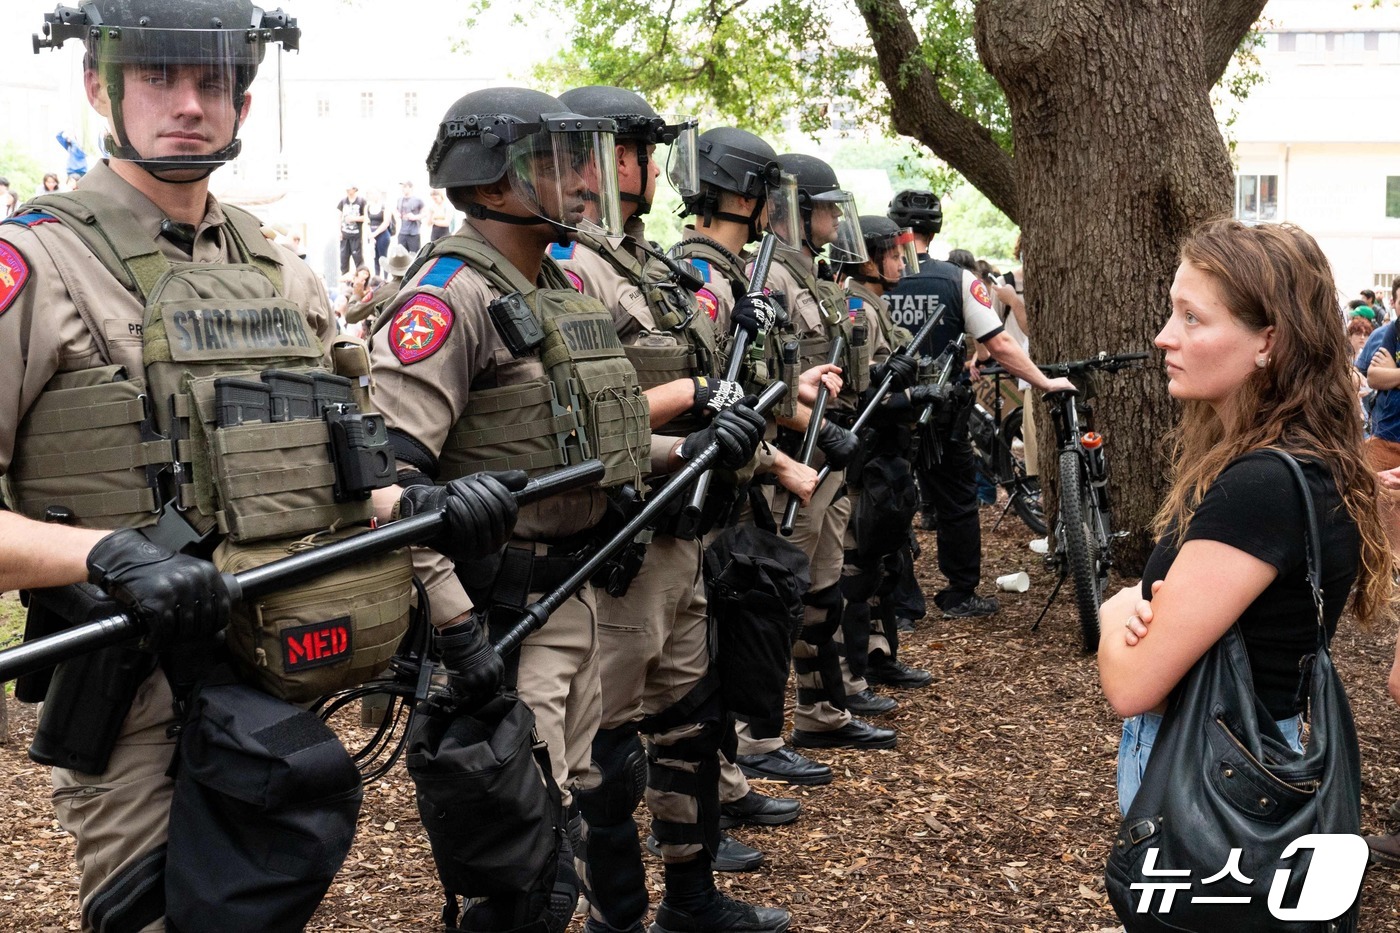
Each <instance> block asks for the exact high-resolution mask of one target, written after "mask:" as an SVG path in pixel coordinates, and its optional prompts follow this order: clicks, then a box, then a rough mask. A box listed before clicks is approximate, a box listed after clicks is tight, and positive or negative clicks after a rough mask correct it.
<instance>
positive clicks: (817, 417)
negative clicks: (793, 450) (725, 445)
mask: <svg viewBox="0 0 1400 933" xmlns="http://www.w3.org/2000/svg"><path fill="white" fill-rule="evenodd" d="M845 352H846V338H845V336H843V335H841V334H837V335H836V337H835V339H834V340H832V341H831V356H830V357H828V358H827V362H828V363H830V364H831V365H832V366H835V365H837V364H838V363H840V362H841V355H842V354H843V353H845ZM830 399H831V390H830V389H828V388H827V387H826V383H825V382H823V383H822V384H821V386H820V387H819V388H818V389H817V400H816V401H815V402H813V403H812V418H811V420H809V421H808V422H807V433H806V434H803V435H802V449H801V451H800V452H799V453H798V455H797V460H798V462H799V463H801V464H802V465H803V466H811V465H812V454H814V453H816V451H817V435H818V434H820V433H821V429H822V418H823V417H825V416H826V403H827V402H828V401H830ZM800 505H802V500H801V499H800V498H798V496H797V493H795V492H790V493H788V501H787V508H786V509H784V510H783V524H782V525H781V527H779V529H778V530H779V531H781V532H782V533H783V537H784V538H788V537H791V536H792V530H793V528H794V526H796V524H797V509H798V507H799V506H800Z"/></svg>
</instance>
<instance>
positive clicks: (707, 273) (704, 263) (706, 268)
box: [690, 259, 714, 283]
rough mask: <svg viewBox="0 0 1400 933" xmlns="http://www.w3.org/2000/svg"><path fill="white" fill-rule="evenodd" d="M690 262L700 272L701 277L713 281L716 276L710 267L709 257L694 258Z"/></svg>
mask: <svg viewBox="0 0 1400 933" xmlns="http://www.w3.org/2000/svg"><path fill="white" fill-rule="evenodd" d="M690 264H691V265H692V266H694V267H695V271H696V272H699V273H700V277H701V278H702V279H704V280H705V281H706V283H708V282H710V281H711V279H712V277H713V276H714V271H713V270H712V269H711V268H710V261H709V260H708V259H692V260H690Z"/></svg>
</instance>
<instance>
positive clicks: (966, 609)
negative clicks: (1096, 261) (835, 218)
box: [886, 190, 1071, 618]
mask: <svg viewBox="0 0 1400 933" xmlns="http://www.w3.org/2000/svg"><path fill="white" fill-rule="evenodd" d="M889 219H890V220H892V221H893V222H894V223H896V224H898V225H899V226H901V227H908V228H910V229H912V230H913V231H914V238H915V242H916V244H917V247H918V259H919V268H918V271H917V272H915V273H914V274H912V275H906V276H905V277H904V278H903V279H901V280H900V283H899V284H898V285H897V286H895V288H894V289H892V290H891V291H890V292H889V293H888V294H887V295H886V298H887V300H888V301H889V303H890V311H891V314H892V315H893V317H894V321H895V323H896V324H899V325H901V326H903V327H906V328H908V329H909V330H911V331H916V330H918V329H919V328H920V327H921V326H922V325H923V323H924V321H925V320H927V318H928V316H929V315H932V314H935V313H937V311H938V309H939V308H944V309H946V310H945V312H944V315H943V319H942V321H941V322H940V323H939V324H938V326H937V327H935V328H934V330H933V333H932V334H931V335H930V336H929V339H928V342H927V343H925V344H924V346H922V347H920V348H919V349H920V351H921V352H922V353H924V354H925V355H930V356H938V355H939V354H941V353H943V352H944V350H946V349H948V347H949V346H950V345H951V344H952V343H953V341H955V340H956V339H957V336H958V335H959V334H961V333H964V332H965V333H966V334H967V335H968V336H969V337H971V338H973V339H974V340H977V341H979V342H980V343H981V344H982V345H983V346H985V347H986V348H987V349H988V351H989V352H990V353H991V354H992V356H994V357H995V358H996V359H997V360H998V361H999V362H1000V363H1001V364H1002V365H1003V366H1005V367H1006V369H1007V370H1008V371H1010V372H1011V373H1013V374H1014V375H1017V376H1019V377H1021V378H1022V379H1024V380H1026V381H1027V382H1029V383H1030V384H1031V385H1032V386H1034V387H1035V388H1037V389H1039V390H1040V391H1042V392H1052V391H1057V390H1059V389H1068V388H1071V385H1070V382H1069V380H1068V379H1050V378H1048V377H1046V375H1045V374H1044V373H1042V372H1041V371H1040V370H1039V369H1038V368H1037V367H1036V365H1035V364H1034V363H1033V362H1031V359H1030V357H1029V356H1027V355H1026V351H1025V350H1022V349H1021V347H1020V345H1019V344H1017V343H1016V341H1015V340H1013V339H1012V338H1011V336H1010V335H1008V334H1007V333H1006V332H1005V330H1004V329H1003V327H1002V322H1001V319H1000V318H998V317H997V315H996V312H995V311H993V310H992V299H991V295H990V294H988V292H987V287H986V285H984V284H983V283H982V280H981V279H979V278H977V276H975V275H973V274H972V273H971V272H968V271H967V270H965V269H962V268H960V267H958V266H955V265H953V264H952V263H948V262H942V261H940V260H937V259H931V258H929V255H928V248H929V242H930V241H931V240H932V239H933V237H934V234H936V233H938V231H939V230H940V229H942V226H943V207H942V205H941V204H940V203H939V200H938V198H937V196H935V195H934V194H933V193H932V192H930V191H914V190H905V191H900V192H899V193H898V194H896V195H895V196H894V200H892V201H891V202H890V209H889ZM958 421H959V419H958V417H957V413H955V412H950V411H945V412H943V413H942V414H941V415H940V417H939V419H938V423H939V425H941V427H938V428H935V431H936V433H937V447H938V449H939V455H938V458H937V462H936V463H932V464H926V465H925V467H924V468H921V470H920V475H919V485H920V490H921V492H922V494H923V497H924V505H925V511H926V513H927V511H928V510H929V509H932V511H933V512H934V513H935V514H936V516H937V525H938V528H937V539H938V569H939V570H941V571H942V572H943V575H944V576H945V577H947V578H948V585H947V587H945V588H944V589H943V590H942V591H940V592H939V593H937V594H936V595H935V596H934V598H933V599H934V603H935V604H936V605H937V606H938V608H939V609H941V610H942V611H943V616H944V617H945V618H977V617H981V616H989V615H993V614H994V613H996V612H997V611H998V609H999V608H1000V607H999V606H998V605H997V601H996V600H995V599H992V598H987V597H983V596H979V595H978V594H977V586H978V584H979V583H980V582H981V579H982V529H981V526H980V524H979V522H978V518H977V471H976V465H975V460H974V458H973V453H972V444H971V442H970V441H969V440H968V438H967V436H966V431H958V430H955V429H954V426H955V425H956V424H957V423H958Z"/></svg>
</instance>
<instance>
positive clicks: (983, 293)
mask: <svg viewBox="0 0 1400 933" xmlns="http://www.w3.org/2000/svg"><path fill="white" fill-rule="evenodd" d="M969 291H971V292H972V297H973V298H976V299H977V303H978V304H983V305H986V306H987V307H989V308H990V307H991V306H992V297H991V296H990V295H988V294H987V283H986V282H983V281H982V280H981V279H973V280H972V287H971V288H970V289H969Z"/></svg>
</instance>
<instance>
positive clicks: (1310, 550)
mask: <svg viewBox="0 0 1400 933" xmlns="http://www.w3.org/2000/svg"><path fill="white" fill-rule="evenodd" d="M1262 450H1263V452H1264V453H1267V454H1273V455H1274V456H1276V457H1278V458H1279V459H1280V460H1282V461H1283V462H1284V463H1285V464H1286V465H1287V466H1288V470H1289V472H1290V473H1292V474H1293V479H1294V481H1295V482H1296V483H1297V485H1298V490H1299V492H1301V493H1302V494H1303V512H1304V518H1305V521H1306V525H1305V531H1306V534H1307V542H1306V551H1307V569H1308V584H1309V585H1310V586H1311V587H1312V596H1313V604H1314V605H1315V606H1316V607H1317V629H1318V635H1317V643H1318V650H1320V651H1326V650H1328V648H1329V647H1330V642H1331V639H1330V638H1328V636H1327V625H1326V623H1325V622H1324V621H1323V614H1322V536H1321V533H1320V532H1319V530H1318V524H1317V509H1316V507H1314V505H1313V497H1312V490H1311V489H1309V488H1308V480H1307V477H1305V476H1304V475H1303V468H1302V467H1301V466H1300V465H1299V464H1298V461H1297V459H1296V458H1295V457H1294V456H1293V455H1292V454H1290V453H1288V452H1287V451H1284V450H1279V449H1278V448H1277V447H1265V448H1262Z"/></svg>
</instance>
